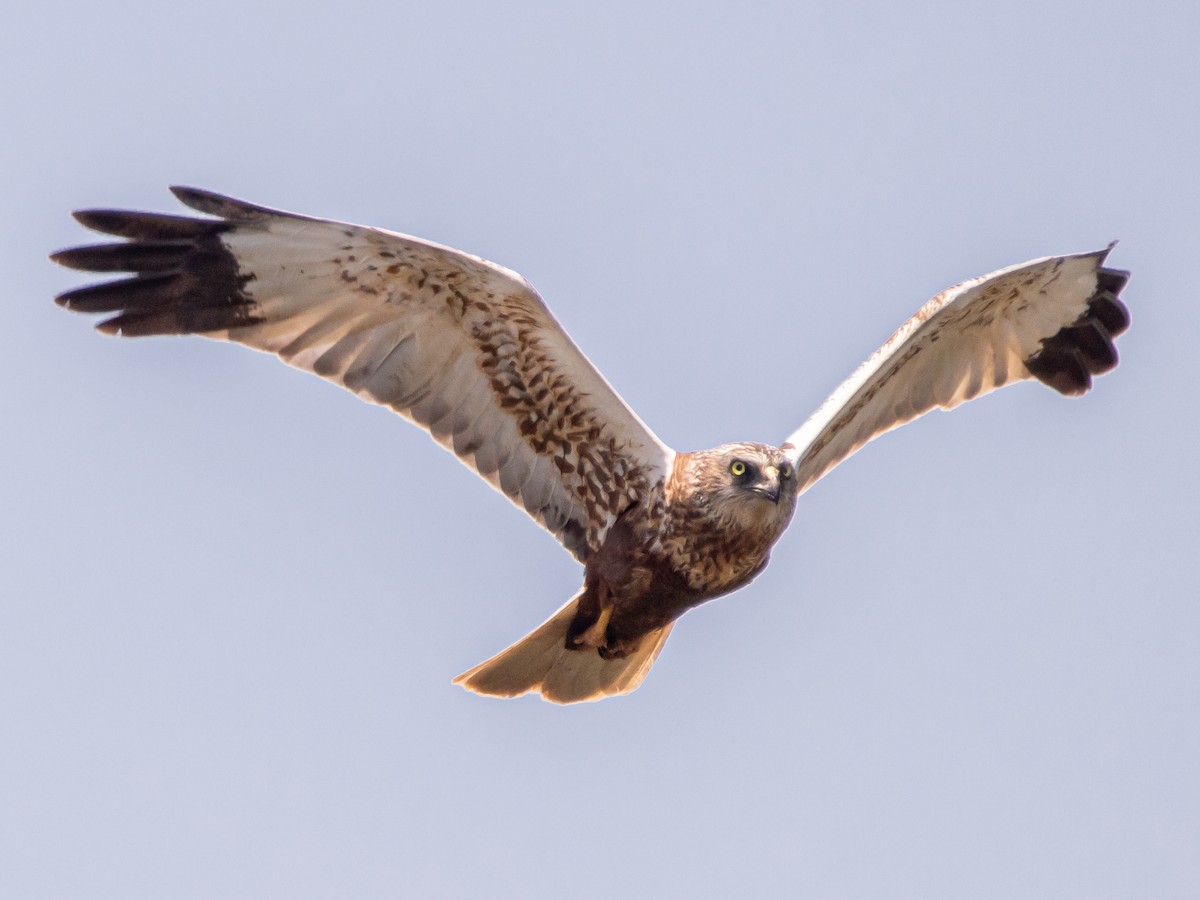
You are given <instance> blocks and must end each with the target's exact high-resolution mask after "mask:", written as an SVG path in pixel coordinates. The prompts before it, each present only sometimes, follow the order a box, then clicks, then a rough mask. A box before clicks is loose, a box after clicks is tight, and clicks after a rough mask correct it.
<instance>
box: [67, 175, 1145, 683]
mask: <svg viewBox="0 0 1200 900" xmlns="http://www.w3.org/2000/svg"><path fill="white" fill-rule="evenodd" d="M173 190H174V191H175V193H176V195H177V196H178V197H179V198H180V199H181V200H182V201H183V202H184V203H186V204H188V205H189V206H192V207H193V208H195V209H198V210H200V211H201V212H204V213H208V214H210V215H212V216H213V217H214V218H209V219H197V218H186V217H178V216H166V215H161V214H153V213H138V212H128V211H119V210H89V211H85V212H81V213H76V217H77V218H78V219H79V221H80V222H82V223H83V224H84V225H87V226H88V227H90V228H93V229H95V230H98V231H102V232H106V233H108V234H112V235H116V236H118V237H122V238H127V239H128V240H127V241H126V242H123V243H115V244H104V245H99V246H86V247H76V248H73V249H70V250H64V251H61V252H59V253H57V254H54V256H53V258H54V259H55V260H57V261H58V262H60V263H62V264H63V265H66V266H70V267H72V268H78V269H87V270H91V271H96V272H130V273H133V276H134V277H132V278H129V279H125V280H119V281H113V282H107V283H104V284H100V285H93V286H89V287H84V288H79V289H76V290H72V291H67V292H66V293H64V294H62V295H60V297H59V298H58V299H59V302H60V303H61V304H62V305H64V306H67V307H69V308H72V309H75V310H79V311H82V312H100V313H115V315H114V316H113V317H112V318H109V319H106V320H105V321H103V322H102V323H101V324H100V326H99V327H100V329H101V330H103V331H106V332H108V333H119V334H123V335H128V336H135V335H150V334H187V333H197V334H202V335H204V336H206V337H212V338H218V339H225V340H231V341H235V342H238V343H243V344H246V345H247V346H250V347H253V348H256V349H259V350H264V351H266V352H270V353H274V354H276V355H278V356H279V357H280V358H282V359H283V360H284V361H285V362H287V363H289V364H290V365H293V366H295V367H297V368H301V369H305V370H308V371H311V372H313V373H315V374H317V375H319V376H321V377H323V378H326V379H329V380H331V381H334V382H336V383H338V384H341V385H343V386H345V387H346V388H348V389H350V390H352V391H354V392H355V393H357V394H358V395H359V396H360V397H362V398H363V399H366V400H368V401H370V402H373V403H379V404H382V405H385V406H388V407H389V408H391V409H393V410H395V411H396V412H398V413H400V414H401V415H403V416H404V417H406V418H408V419H410V420H411V421H413V422H414V423H416V424H418V425H420V426H421V427H423V428H425V429H426V430H428V431H429V432H430V434H431V435H432V436H433V437H434V438H435V439H436V440H437V441H439V442H440V443H441V444H442V445H443V446H445V447H447V448H448V449H450V450H452V451H453V452H454V453H455V454H456V455H457V456H458V457H459V458H460V459H461V460H462V461H463V462H464V463H466V464H467V465H468V466H469V467H471V468H473V469H474V470H475V471H476V472H478V473H479V474H480V475H481V476H482V477H484V478H485V479H486V480H487V481H488V482H489V483H491V484H492V485H493V486H494V487H496V488H497V489H498V490H500V491H501V492H502V493H504V494H505V495H506V496H508V497H509V498H510V499H511V500H512V501H513V502H514V503H517V504H519V505H521V506H522V507H523V508H524V509H525V510H526V511H527V512H528V513H529V514H530V515H531V516H532V517H533V518H534V520H535V521H537V522H538V523H539V524H541V525H543V526H544V527H545V528H546V529H547V530H549V531H550V532H551V533H552V534H554V535H555V536H556V537H557V538H558V539H559V541H560V542H561V543H562V544H563V546H564V547H565V548H566V549H567V550H569V551H570V552H571V553H573V554H574V555H575V556H576V558H577V559H579V560H580V562H582V563H583V565H584V583H583V587H582V589H581V591H580V593H579V594H578V595H577V596H576V597H574V598H572V600H571V601H569V602H568V603H567V604H566V605H565V606H564V607H562V609H560V610H559V611H558V612H557V613H556V614H555V615H554V616H552V617H551V618H550V619H549V620H548V621H547V622H545V623H544V624H543V625H542V626H541V627H539V628H538V629H536V630H534V631H533V632H531V633H530V634H529V635H528V636H526V637H525V638H523V639H522V640H521V641H518V642H517V643H516V644H514V645H513V646H512V647H510V648H508V649H507V650H505V651H504V652H502V653H500V654H498V655H497V656H496V657H493V658H492V659H490V660H488V661H486V662H484V663H481V664H480V665H478V666H476V667H475V668H473V669H471V670H470V671H468V672H465V673H463V675H461V676H459V678H458V679H456V681H457V683H460V684H463V685H464V686H465V687H468V688H470V689H471V690H475V691H477V692H480V693H485V694H494V695H499V696H516V695H519V694H523V693H527V692H529V691H537V692H539V693H540V694H541V695H542V696H543V697H544V698H546V699H548V700H553V701H556V702H564V703H565V702H574V701H579V700H594V699H598V698H600V697H604V696H608V695H611V694H617V693H626V692H628V691H631V690H633V689H634V688H636V687H637V686H638V684H640V683H641V680H642V679H643V678H644V677H645V674H646V672H647V671H649V669H650V666H651V665H653V663H654V660H655V659H656V658H657V656H658V653H659V652H660V651H661V649H662V646H663V643H664V642H665V641H666V638H667V636H668V635H669V634H670V630H671V626H672V624H673V622H674V621H675V620H676V619H677V618H678V617H679V616H680V615H682V614H683V613H684V612H686V611H687V610H688V609H690V608H692V607H693V606H696V605H697V604H699V603H703V602H704V601H705V600H709V599H712V598H713V597H718V596H720V595H722V594H725V593H728V592H730V591H733V590H736V589H737V588H739V587H741V586H743V585H744V584H746V583H747V582H749V581H750V580H751V579H753V578H754V577H755V576H756V575H757V574H758V573H759V572H760V571H762V569H763V567H764V566H765V565H766V564H767V560H768V558H769V554H770V550H771V547H772V546H773V545H774V543H775V541H776V540H777V539H778V538H779V536H780V535H781V534H782V533H783V531H784V529H786V527H787V525H788V523H789V522H790V521H791V517H792V513H793V512H794V510H795V504H796V499H797V497H798V495H799V494H800V493H802V492H803V491H804V490H806V489H807V488H808V487H809V486H811V485H812V484H813V483H814V482H815V481H816V480H817V479H818V478H820V477H821V476H822V475H824V474H825V473H826V472H828V471H829V470H830V469H832V468H833V467H834V466H836V465H837V464H838V463H839V462H841V461H842V460H843V459H845V458H847V457H848V456H849V455H851V454H852V453H853V452H854V451H855V450H857V449H858V448H859V447H861V446H862V445H863V444H864V443H866V442H867V441H869V440H871V439H873V438H874V437H876V436H878V435H880V434H882V433H884V432H886V431H888V430H890V429H891V428H894V427H896V426H898V425H900V424H902V423H904V422H906V421H908V420H910V419H912V418H915V417H916V416H919V415H921V414H923V413H925V412H927V411H928V410H930V409H934V408H943V409H949V408H952V407H953V406H955V405H957V404H958V403H961V402H963V401H965V400H968V399H971V398H972V397H975V396H978V395H981V394H983V393H987V392H988V391H990V390H992V389H994V388H997V387H1001V386H1003V385H1004V384H1008V383H1011V382H1013V381H1017V380H1021V379H1025V378H1037V379H1039V380H1041V381H1042V382H1044V383H1046V384H1048V385H1049V386H1051V387H1053V388H1054V389H1055V390H1058V391H1059V392H1061V393H1064V394H1068V395H1071V394H1080V393H1083V392H1085V391H1086V390H1087V389H1088V387H1090V385H1091V377H1092V375H1095V374H1100V373H1102V372H1105V371H1108V370H1109V369H1111V368H1112V367H1113V366H1115V365H1116V361H1117V357H1116V351H1115V348H1114V347H1113V343H1112V341H1113V338H1114V337H1115V336H1116V335H1117V334H1119V333H1120V332H1122V331H1123V330H1124V329H1125V328H1126V327H1127V326H1128V323H1129V319H1128V313H1127V311H1126V310H1125V307H1124V305H1123V304H1122V303H1121V301H1120V300H1119V299H1118V294H1119V293H1120V291H1121V289H1122V288H1123V287H1124V285H1125V282H1126V280H1127V278H1128V276H1127V274H1126V273H1124V272H1119V271H1116V270H1112V269H1106V268H1103V267H1102V265H1101V264H1102V262H1103V260H1104V258H1105V256H1106V255H1107V253H1108V251H1107V250H1105V251H1100V252H1096V253H1088V254H1078V255H1075V256H1062V257H1053V258H1047V259H1043V260H1036V261H1034V262H1031V263H1026V264H1024V265H1022V266H1016V267H1012V268H1010V269H1005V270H1002V271H1000V272H995V273H993V274H991V275H988V276H984V277H983V278H979V279H975V280H974V281H970V282H966V283H964V284H961V285H959V286H957V287H955V288H951V289H949V290H947V291H943V292H942V293H941V294H939V295H938V296H937V297H935V298H934V299H933V300H931V301H930V302H929V303H927V304H925V306H923V307H922V308H921V309H920V310H919V311H918V313H917V314H916V315H915V316H914V317H913V318H912V319H911V320H910V321H909V322H907V323H906V324H905V325H903V326H902V327H901V328H900V329H899V330H898V331H897V332H896V333H895V334H894V335H893V336H892V338H891V339H890V340H889V341H888V342H887V343H886V344H885V345H884V346H883V347H882V348H880V350H879V351H878V352H877V353H876V354H875V355H874V356H872V357H871V358H870V359H869V360H868V361H867V362H866V363H864V365H863V366H862V367H860V368H859V370H858V371H857V372H855V373H854V375H852V376H851V377H850V378H849V379H848V380H847V381H846V382H845V383H844V384H843V385H842V386H841V387H839V388H838V389H837V391H835V392H834V394H833V395H832V396H831V397H830V398H829V400H828V401H826V403H825V404H823V405H822V406H821V408H820V409H818V410H817V412H816V413H815V414H814V415H813V416H812V417H810V419H809V420H808V421H807V422H805V423H804V425H802V426H801V427H800V428H799V429H798V430H797V431H796V432H794V433H793V434H792V435H791V437H790V438H789V439H788V440H787V441H786V442H785V443H784V444H783V445H782V446H780V447H771V446H767V445H764V444H752V443H738V444H725V445H722V446H720V447H716V448H714V449H712V450H705V451H699V452H695V453H676V452H675V451H673V450H671V449H670V448H669V447H668V446H667V445H666V444H664V443H663V442H662V441H660V440H659V439H658V438H657V437H656V436H655V435H654V434H653V432H651V431H650V429H649V428H647V427H646V425H645V424H644V423H643V422H642V421H641V420H640V419H638V417H637V416H636V415H635V414H634V413H633V412H632V411H631V410H630V409H629V408H628V407H627V406H626V405H625V404H624V402H623V401H622V400H621V399H620V397H619V396H618V395H617V394H616V392H615V391H613V390H612V388H611V387H609V385H608V384H607V383H606V382H605V381H604V379H603V377H602V376H601V375H600V374H599V373H598V372H597V371H596V370H595V368H594V367H592V365H591V364H590V363H589V362H588V360H587V359H586V357H584V355H583V354H582V353H581V352H580V351H579V349H578V348H577V347H576V346H575V345H574V344H573V343H572V342H571V340H570V338H568V337H567V335H566V334H565V332H564V331H563V330H562V328H561V327H560V326H559V325H558V323H557V322H555V321H554V318H553V316H551V315H550V312H549V310H547V309H546V307H545V305H544V304H543V303H542V301H541V299H540V298H539V297H538V295H537V294H536V292H534V290H533V288H532V287H531V286H530V285H529V284H528V282H526V281H525V280H524V279H523V278H521V277H520V276H519V275H517V274H516V273H514V272H510V271H509V270H507V269H504V268H502V267H500V266H497V265H495V264H493V263H489V262H487V261H485V260H482V259H479V258H477V257H473V256H470V255H468V254H465V253H461V252H459V251H456V250H452V249H450V248H448V247H442V246H439V245H436V244H432V243H429V242H427V241H422V240H419V239H417V238H412V237H408V236H405V235H401V234H396V233H392V232H386V231H382V230H379V229H372V228H364V227H362V226H356V225H347V224H343V223H338V222H331V221H328V220H324V219H314V218H310V217H306V216H299V215H296V214H293V213H285V212H280V211H278V210H271V209H267V208H264V207H259V206H254V205H251V204H248V203H243V202H241V201H237V200H232V199H229V198H226V197H221V196H218V195H215V194H210V193H207V192H204V191H198V190H195V189H191V188H175V189H173Z"/></svg>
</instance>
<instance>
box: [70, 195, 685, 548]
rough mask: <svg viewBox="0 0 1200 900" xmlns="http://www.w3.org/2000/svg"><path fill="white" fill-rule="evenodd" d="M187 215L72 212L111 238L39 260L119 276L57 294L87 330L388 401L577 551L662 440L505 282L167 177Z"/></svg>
mask: <svg viewBox="0 0 1200 900" xmlns="http://www.w3.org/2000/svg"><path fill="white" fill-rule="evenodd" d="M172 190H173V192H174V193H175V195H176V196H177V197H178V198H179V199H180V200H181V201H183V202H184V203H185V204H187V205H188V206H190V207H192V208H194V209H197V210H199V211H201V212H203V213H208V214H210V215H211V216H214V217H216V218H208V219H200V218H190V217H181V216H168V215H160V214H153V213H140V212H128V211H117V210H86V211H83V212H78V213H76V214H75V217H76V218H77V219H78V220H79V221H80V222H81V223H82V224H84V225H86V226H87V227H89V228H92V229H94V230H96V231H101V232H104V233H106V234H111V235H116V236H118V237H122V238H128V240H127V241H125V242H121V243H112V244H100V245H92V246H85V247H76V248H72V249H69V250H63V251H61V252H59V253H56V254H54V255H53V256H52V257H51V258H52V259H54V260H55V261H56V262H59V263H61V264H63V265H65V266H70V267H71V268H76V269H86V270H90V271H94V272H129V273H133V275H134V277H132V278H127V279H122V280H118V281H110V282H107V283H103V284H98V285H92V286H89V287H84V288H79V289H77V290H72V291H68V292H66V293H64V294H62V295H60V296H59V297H58V302H59V303H60V304H61V305H63V306H66V307H68V308H70V309H74V310H78V311H81V312H92V313H116V315H114V316H112V317H111V318H108V319H106V320H105V321H103V322H101V323H100V325H99V326H98V327H99V329H100V330H101V331H104V332H107V333H109V334H121V335H126V336H136V335H151V334H188V333H196V334H202V335H204V336H205V337H210V338H216V339H220V340H230V341H235V342H237V343H240V344H245V345H246V346H248V347H253V348H255V349H257V350H263V351H266V352H268V353H274V354H275V355H277V356H278V357H280V358H281V359H282V360H283V361H284V362H286V363H288V364H289V365H292V366H295V367H296V368H298V369H304V370H306V371H309V372H313V373H315V374H317V375H319V376H321V377H322V378H325V379H328V380H329V381H332V382H335V383H337V384H340V385H342V386H344V387H346V388H348V389H349V390H351V391H354V393H356V394H358V395H359V396H360V397H362V398H363V399H364V400H368V401H370V402H372V403H378V404H381V405H383V406H387V407H390V408H391V409H393V410H395V411H396V412H398V413H400V414H401V415H402V416H404V417H405V418H407V419H409V420H410V421H412V422H414V423H416V424H417V425H420V426H421V427H422V428H424V429H425V430H427V431H428V432H429V433H430V434H431V435H432V436H433V437H434V438H435V439H436V440H437V441H438V442H439V443H440V444H442V445H443V446H444V447H446V448H448V449H450V450H452V451H453V452H454V453H455V454H457V455H458V457H459V459H461V460H462V461H463V462H464V463H465V464H466V465H468V466H469V467H471V468H472V469H474V470H475V471H476V472H478V473H479V474H480V475H481V476H482V477H483V478H484V479H486V480H487V481H488V482H490V483H491V484H492V485H493V486H494V487H496V488H498V489H499V490H500V491H501V492H502V493H504V494H505V495H506V496H507V497H509V498H510V499H511V500H512V501H513V502H514V503H517V504H519V505H521V506H522V507H524V509H525V510H526V511H528V512H529V514H530V515H531V516H532V517H533V518H534V519H535V520H536V521H537V522H539V523H540V524H541V525H543V526H544V527H545V528H546V529H548V530H549V531H550V532H551V533H553V534H554V535H555V536H556V537H557V538H558V539H559V541H560V542H561V543H562V544H563V546H565V547H566V548H567V549H568V550H570V551H571V552H572V553H574V554H575V555H576V556H577V557H578V558H580V559H581V560H582V559H584V558H586V556H587V553H588V550H589V548H592V549H594V548H595V547H597V546H598V545H599V543H600V541H601V540H602V539H603V536H604V534H605V533H606V532H607V530H608V528H609V527H610V526H611V525H612V523H613V522H614V521H615V520H616V517H617V516H618V515H619V514H620V513H621V512H622V511H623V510H624V509H625V508H626V507H628V506H629V505H630V504H631V503H633V502H634V501H636V500H637V499H638V498H639V497H641V496H644V495H645V494H646V492H647V491H649V490H650V489H651V488H652V487H653V486H654V485H655V484H657V483H658V482H659V481H660V480H661V479H662V478H663V476H664V474H665V473H666V472H667V471H668V470H669V468H670V462H671V458H672V457H673V452H672V451H671V450H670V448H668V447H667V446H666V445H664V444H663V443H662V442H661V441H660V440H659V439H658V438H657V437H655V435H654V434H653V433H652V432H651V431H650V429H649V428H647V427H646V426H645V425H644V424H643V423H642V421H641V420H640V419H639V418H638V417H637V416H636V415H635V414H634V413H633V411H632V410H631V409H629V407H628V406H626V405H625V403H624V402H623V401H622V400H621V398H620V397H619V396H618V395H617V393H616V391H614V390H613V389H612V388H611V387H610V386H609V385H608V383H607V382H606V381H605V380H604V378H603V377H602V376H601V375H600V373H599V372H597V371H596V369H595V368H594V367H593V366H592V364H591V363H590V362H588V360H587V358H586V357H585V356H584V355H583V353H582V352H581V351H580V350H579V349H578V348H577V347H576V346H575V344H574V343H572V341H571V339H570V338H569V337H568V336H567V334H566V333H565V332H564V331H563V329H562V327H561V326H559V324H558V323H557V322H556V321H555V320H554V317H553V316H551V314H550V312H549V310H547V309H546V307H545V305H544V304H543V303H542V301H541V299H540V298H539V297H538V295H537V293H536V292H535V291H534V289H533V288H532V287H531V286H530V285H529V283H528V282H526V281H525V279H523V278H522V277H521V276H519V275H517V274H516V273H515V272H510V271H509V270H507V269H504V268H502V267H500V266H497V265H495V264H493V263H490V262H487V261H486V260H483V259H479V258H477V257H474V256H470V255H468V254H466V253H461V252H459V251H457V250H452V249H450V248H448V247H442V246H439V245H437V244H433V243H430V242H428V241H422V240H419V239H417V238H412V237H407V236H405V235H402V234H395V233H392V232H389V231H383V230H380V229H375V228H365V227H362V226H358V225H347V224H343V223H340V222H332V221H328V220H325V219H316V218H310V217H307V216H300V215H295V214H293V213H287V212H281V211H278V210H272V209H266V208H264V207H260V206H254V205H251V204H249V203H244V202H241V201H238V200H232V199H230V198H227V197H221V196H219V195H216V194H211V193H208V192H204V191H199V190H195V189H191V188H173V189H172Z"/></svg>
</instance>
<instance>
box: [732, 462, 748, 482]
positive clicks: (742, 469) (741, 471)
mask: <svg viewBox="0 0 1200 900" xmlns="http://www.w3.org/2000/svg"><path fill="white" fill-rule="evenodd" d="M729 471H730V472H732V473H733V474H734V475H736V476H737V477H738V478H741V477H742V476H743V475H745V474H746V464H745V463H744V462H742V461H741V460H740V459H735V460H734V461H733V462H732V463H730V464H729Z"/></svg>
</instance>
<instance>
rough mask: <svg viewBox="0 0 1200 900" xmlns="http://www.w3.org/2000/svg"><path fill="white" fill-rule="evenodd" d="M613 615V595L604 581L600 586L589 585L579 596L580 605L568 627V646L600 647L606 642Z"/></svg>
mask: <svg viewBox="0 0 1200 900" xmlns="http://www.w3.org/2000/svg"><path fill="white" fill-rule="evenodd" d="M611 615H612V597H611V592H610V591H609V590H608V586H607V585H605V584H604V583H603V582H601V584H600V585H599V586H598V587H595V588H593V586H592V585H589V586H588V588H587V590H585V591H584V592H583V596H582V597H580V598H579V607H578V609H577V610H576V612H575V618H574V619H572V620H571V626H570V627H569V628H568V629H567V640H566V648H567V649H568V650H579V649H581V648H583V647H599V646H600V645H601V644H603V643H604V633H605V631H606V630H607V629H608V619H609V617H610V616H611Z"/></svg>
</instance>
